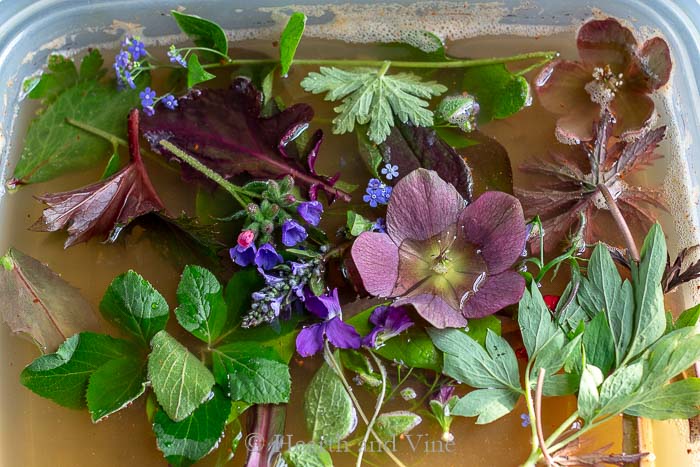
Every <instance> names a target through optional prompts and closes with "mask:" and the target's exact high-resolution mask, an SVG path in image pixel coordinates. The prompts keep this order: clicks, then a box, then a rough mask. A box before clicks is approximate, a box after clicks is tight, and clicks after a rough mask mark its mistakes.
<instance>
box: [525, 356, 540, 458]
mask: <svg viewBox="0 0 700 467" xmlns="http://www.w3.org/2000/svg"><path fill="white" fill-rule="evenodd" d="M530 369H531V361H529V362H527V365H526V366H525V380H524V383H525V404H526V405H527V413H528V416H529V417H530V446H531V451H530V458H532V457H533V456H534V455H537V458H538V459H539V457H540V456H541V455H542V453H541V451H540V448H539V442H538V441H537V428H536V427H535V419H536V418H537V414H536V413H535V406H534V404H533V401H532V391H531V389H530ZM528 460H529V458H528Z"/></svg>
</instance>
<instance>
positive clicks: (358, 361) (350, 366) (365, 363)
mask: <svg viewBox="0 0 700 467" xmlns="http://www.w3.org/2000/svg"><path fill="white" fill-rule="evenodd" d="M340 360H341V362H342V363H343V367H344V368H346V369H347V370H349V371H352V372H353V373H355V374H357V376H358V377H359V379H360V381H362V382H363V383H364V384H367V385H368V386H370V387H378V386H381V384H382V376H381V375H380V374H379V373H377V372H376V371H374V368H373V367H372V364H371V363H370V361H369V358H367V357H366V356H365V355H364V354H362V353H360V352H358V351H357V350H352V349H343V350H340Z"/></svg>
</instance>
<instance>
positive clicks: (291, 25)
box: [280, 11, 306, 76]
mask: <svg viewBox="0 0 700 467" xmlns="http://www.w3.org/2000/svg"><path fill="white" fill-rule="evenodd" d="M305 26H306V15H305V14H304V13H299V12H298V11H297V12H294V13H292V15H291V16H290V17H289V21H287V25H286V26H285V27H284V31H282V35H281V36H280V75H282V76H287V73H289V68H290V67H291V66H292V62H293V61H294V54H295V53H296V51H297V47H298V46H299V42H300V41H301V36H302V35H303V34H304V27H305Z"/></svg>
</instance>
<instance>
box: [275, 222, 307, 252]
mask: <svg viewBox="0 0 700 467" xmlns="http://www.w3.org/2000/svg"><path fill="white" fill-rule="evenodd" d="M308 236H309V234H307V233H306V229H304V227H302V226H301V224H299V223H298V222H297V221H295V220H294V219H287V220H286V221H284V224H282V243H284V245H285V246H290V247H291V246H296V245H297V244H298V243H301V242H303V241H304V240H306V237H308Z"/></svg>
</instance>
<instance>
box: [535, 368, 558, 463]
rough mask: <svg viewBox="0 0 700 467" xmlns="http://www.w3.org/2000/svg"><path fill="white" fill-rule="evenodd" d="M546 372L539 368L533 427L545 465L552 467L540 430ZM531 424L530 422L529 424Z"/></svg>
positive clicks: (550, 457)
mask: <svg viewBox="0 0 700 467" xmlns="http://www.w3.org/2000/svg"><path fill="white" fill-rule="evenodd" d="M545 373H547V370H545V369H544V368H540V372H539V374H538V375H537V386H536V387H535V423H534V424H535V427H536V431H537V441H538V443H539V445H540V451H542V455H543V456H544V460H545V461H546V462H547V465H554V459H552V456H551V455H550V454H549V451H548V450H547V442H546V441H545V439H544V431H543V430H542V387H543V386H544V377H545ZM531 423H532V422H531Z"/></svg>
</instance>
